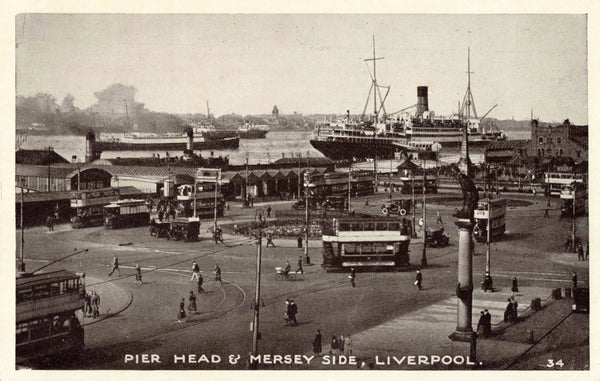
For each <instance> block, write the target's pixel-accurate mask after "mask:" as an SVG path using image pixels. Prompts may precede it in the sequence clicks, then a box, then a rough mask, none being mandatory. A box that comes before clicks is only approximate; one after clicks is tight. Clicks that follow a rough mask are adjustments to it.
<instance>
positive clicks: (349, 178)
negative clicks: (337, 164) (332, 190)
mask: <svg viewBox="0 0 600 381" xmlns="http://www.w3.org/2000/svg"><path fill="white" fill-rule="evenodd" d="M351 199H352V162H350V165H349V166H348V208H347V209H348V213H350V210H351V208H350V200H351Z"/></svg>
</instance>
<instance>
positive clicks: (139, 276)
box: [135, 263, 144, 284]
mask: <svg viewBox="0 0 600 381" xmlns="http://www.w3.org/2000/svg"><path fill="white" fill-rule="evenodd" d="M135 282H136V283H139V284H144V282H142V268H141V267H140V265H139V264H137V263H136V264H135Z"/></svg>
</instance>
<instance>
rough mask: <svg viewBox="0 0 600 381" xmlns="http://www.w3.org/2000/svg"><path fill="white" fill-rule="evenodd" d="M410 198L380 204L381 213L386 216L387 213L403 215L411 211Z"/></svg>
mask: <svg viewBox="0 0 600 381" xmlns="http://www.w3.org/2000/svg"><path fill="white" fill-rule="evenodd" d="M411 203H412V202H411V200H408V199H406V200H391V201H390V202H389V203H388V204H384V205H382V206H381V213H383V214H385V215H386V216H387V215H389V214H399V215H401V216H405V215H407V214H408V213H410V211H411V209H410V208H411Z"/></svg>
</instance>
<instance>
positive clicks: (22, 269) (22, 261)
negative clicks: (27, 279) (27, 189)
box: [19, 180, 25, 272]
mask: <svg viewBox="0 0 600 381" xmlns="http://www.w3.org/2000/svg"><path fill="white" fill-rule="evenodd" d="M23 183H24V181H23V180H21V221H20V222H21V263H19V271H23V272H25V259H24V254H23V253H24V250H25V249H24V247H25V224H24V223H23V204H24V201H23Z"/></svg>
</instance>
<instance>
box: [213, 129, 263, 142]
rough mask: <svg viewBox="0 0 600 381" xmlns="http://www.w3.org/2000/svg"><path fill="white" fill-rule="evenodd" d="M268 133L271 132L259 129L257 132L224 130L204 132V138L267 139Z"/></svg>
mask: <svg viewBox="0 0 600 381" xmlns="http://www.w3.org/2000/svg"><path fill="white" fill-rule="evenodd" d="M268 132H269V131H266V130H258V129H257V130H249V131H239V130H222V131H210V132H203V133H202V136H203V137H204V139H206V140H214V139H223V138H231V137H235V136H239V137H240V139H265V138H266V137H267V133H268Z"/></svg>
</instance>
